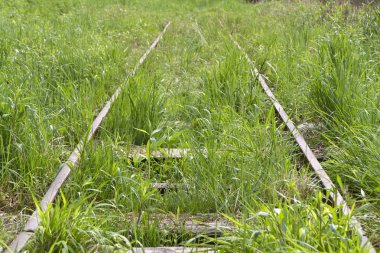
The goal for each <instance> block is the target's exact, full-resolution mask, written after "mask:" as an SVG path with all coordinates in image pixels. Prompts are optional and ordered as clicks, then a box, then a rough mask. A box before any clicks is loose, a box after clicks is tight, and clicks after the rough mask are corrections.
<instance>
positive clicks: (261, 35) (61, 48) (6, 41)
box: [0, 0, 380, 252]
mask: <svg viewBox="0 0 380 253" xmlns="http://www.w3.org/2000/svg"><path fill="white" fill-rule="evenodd" d="M0 14H1V15H0V16H1V18H0V27H1V28H0V38H1V39H0V73H1V75H0V94H1V95H0V163H1V169H0V209H1V211H6V212H7V213H10V214H11V213H17V212H22V213H30V210H32V209H33V208H34V206H35V205H36V201H35V199H37V200H39V199H40V198H41V195H42V194H43V193H44V192H45V191H46V189H47V186H48V185H49V184H50V182H51V181H52V180H53V178H54V176H55V175H56V173H57V169H58V168H59V164H60V163H61V162H62V161H64V160H65V159H67V156H68V154H69V153H70V151H71V150H72V149H73V147H74V146H75V145H76V143H77V142H78V141H79V140H80V139H81V137H82V136H83V135H84V134H85V133H86V132H87V131H88V126H89V123H90V122H91V120H92V119H93V118H94V117H95V116H96V114H97V113H98V112H99V109H100V108H101V105H102V104H103V103H104V102H105V101H106V100H107V99H108V98H109V96H110V95H111V94H112V92H113V91H114V90H115V89H116V87H117V86H119V85H120V84H123V85H124V86H123V89H122V93H121V95H120V97H119V99H118V100H117V101H116V103H115V104H114V105H113V106H112V108H111V112H110V115H108V116H107V118H106V120H105V122H104V124H102V129H101V130H100V131H99V132H98V133H97V134H96V136H95V138H94V140H92V141H90V142H89V143H86V146H85V149H84V151H83V153H82V154H81V163H80V165H79V167H78V168H76V169H74V170H73V171H72V173H71V175H70V178H69V180H68V182H67V183H66V184H65V186H64V187H63V189H61V193H60V195H59V197H58V199H57V201H56V202H55V203H53V204H51V205H50V206H49V208H48V210H47V211H46V212H45V213H41V217H42V222H41V224H40V227H39V229H38V231H37V233H36V235H35V236H34V237H33V240H32V241H31V242H30V244H29V245H28V246H27V248H26V250H27V251H28V252H61V251H65V252H108V251H125V250H126V249H129V248H131V247H141V246H145V247H149V246H162V245H165V246H174V245H186V246H205V245H208V246H210V245H215V246H216V247H217V248H218V249H220V250H221V252H256V251H263V252H269V251H278V252H294V251H302V252H316V251H320V252H326V251H328V252H347V251H350V252H366V249H365V248H363V247H361V246H360V237H359V235H357V234H356V233H355V231H353V230H352V229H351V228H350V226H349V221H350V217H349V216H343V215H342V214H341V210H340V207H332V206H330V205H328V203H325V200H324V197H323V196H324V194H325V193H324V192H323V189H320V186H319V184H318V183H317V181H316V180H315V179H314V178H313V176H312V175H311V174H310V172H309V168H308V165H307V164H305V163H304V160H303V158H302V156H301V155H300V152H299V149H298V148H297V146H296V145H295V143H294V141H293V140H292V139H291V135H290V133H287V132H286V131H285V126H284V124H283V123H282V122H280V120H279V118H278V117H277V116H276V115H275V112H274V110H273V108H272V107H271V105H270V101H269V100H268V99H267V98H266V96H265V94H264V93H263V92H262V90H261V88H260V86H259V85H258V83H257V80H256V78H255V77H254V76H252V74H251V72H250V67H249V65H248V63H247V62H246V61H245V60H244V57H243V55H242V54H241V53H240V52H239V51H238V50H237V49H236V48H235V47H234V46H233V44H232V42H231V41H230V39H229V37H228V34H229V33H232V34H233V35H234V36H235V37H236V38H237V39H238V40H239V43H241V44H242V45H243V46H244V48H246V49H247V51H248V53H249V55H250V57H251V58H252V59H253V60H254V61H255V62H256V65H257V67H258V68H259V69H260V71H261V72H262V73H264V74H265V75H266V76H268V79H269V80H270V81H269V83H270V86H271V87H272V88H273V90H274V93H275V94H276V96H277V97H278V99H279V100H280V101H281V103H283V104H284V106H285V107H286V110H287V112H289V113H290V115H291V116H292V118H293V119H295V122H296V123H297V124H301V123H305V122H314V123H316V124H318V125H320V126H321V132H320V133H319V135H318V136H321V138H319V137H318V136H310V140H312V141H313V142H312V145H314V146H317V145H318V147H319V148H320V147H321V146H322V149H323V153H324V154H325V156H324V162H323V165H324V167H326V169H327V172H328V173H329V175H330V176H332V178H333V180H336V183H337V185H339V190H340V191H342V192H343V193H344V195H345V196H346V197H347V198H348V200H349V205H350V206H352V207H353V212H352V214H350V215H353V214H355V215H356V216H358V217H359V219H360V220H361V221H362V222H364V225H365V228H366V229H367V231H368V233H369V236H370V238H371V240H372V242H373V243H374V244H375V245H376V246H378V245H379V242H380V239H379V238H378V234H379V233H378V232H379V231H378V226H377V225H376V224H379V217H380V212H379V210H380V206H379V181H378V180H379V169H378V168H379V165H380V164H379V161H380V157H379V141H378V140H379V138H378V137H379V136H378V135H379V128H378V126H379V118H380V117H379V110H378V108H379V105H380V104H379V97H378V90H379V83H380V82H379V73H380V71H379V65H378V64H377V62H378V60H379V51H378V46H377V45H378V42H379V32H380V31H379V29H378V24H379V19H378V14H379V10H378V8H375V7H371V6H367V7H362V8H358V9H354V8H352V7H350V6H348V5H335V4H332V3H328V4H321V3H318V2H311V3H299V2H291V3H281V2H265V3H258V4H250V3H246V1H238V0H236V1H216V0H215V1H213V0H209V1H205V0H197V1H185V2H183V1H158V0H151V1H142V2H141V1H121V0H112V1H107V2H104V1H88V0H81V1H69V0H66V1H59V2H58V1H39V2H37V1H21V0H16V1H13V2H12V3H8V2H0ZM168 20H171V21H172V25H171V27H170V29H169V30H168V32H167V34H166V35H165V36H164V39H163V40H162V41H161V42H160V44H159V46H158V47H157V48H156V49H155V51H154V52H153V53H152V54H151V55H150V56H149V57H148V59H147V62H146V63H144V64H143V66H142V67H141V69H140V70H139V71H138V72H137V73H136V75H135V76H134V77H129V78H128V73H129V72H130V71H131V70H132V68H133V66H134V64H135V63H136V61H137V59H138V58H139V56H140V55H141V54H142V53H143V52H144V50H145V49H146V48H147V47H148V45H149V43H150V42H151V41H152V40H153V39H154V38H155V37H156V36H157V34H158V33H159V31H160V30H161V29H162V28H163V24H165V23H166V22H167V21H168ZM284 31H286V32H284ZM315 140H317V141H316V142H315ZM135 145H144V146H143V149H145V151H146V153H147V158H146V159H144V160H142V159H137V158H134V159H129V158H128V153H129V152H130V150H131V149H132V148H133V147H134V146H135ZM162 148H189V149H190V153H189V155H188V156H187V157H185V158H184V159H179V160H178V159H177V160H175V159H163V160H157V159H154V158H153V157H151V156H150V154H151V153H152V152H153V151H155V150H162ZM313 148H314V147H313ZM161 182H165V183H170V184H172V185H176V186H177V187H176V189H173V190H171V191H166V192H165V193H164V194H162V192H160V191H159V190H157V189H155V188H154V187H152V183H161ZM32 196H34V197H32ZM37 206H38V204H37ZM198 213H218V214H221V215H223V217H224V219H225V220H227V221H228V222H229V223H231V224H233V225H234V228H233V229H232V230H229V231H227V232H226V233H224V234H223V236H222V237H221V238H214V237H207V236H205V235H199V236H198V235H194V234H191V233H187V232H185V231H184V228H183V227H182V225H181V224H182V221H181V218H180V217H182V216H183V215H185V216H186V215H195V214H198ZM159 215H166V216H170V217H172V219H173V220H175V221H176V222H177V223H176V224H179V225H177V226H179V227H180V230H179V232H178V231H177V232H173V231H169V230H163V229H160V224H161V223H162V221H161V220H160V218H157V217H161V216H159ZM0 221H1V222H0V243H1V244H0V245H2V244H4V245H5V244H7V243H9V242H10V239H11V236H12V235H13V234H15V232H16V230H19V228H13V227H11V226H8V225H6V224H8V223H6V222H5V219H2V218H0ZM17 224H19V223H17ZM20 225H21V222H20ZM3 242H4V243H3Z"/></svg>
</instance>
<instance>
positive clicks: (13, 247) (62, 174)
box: [5, 22, 170, 253]
mask: <svg viewBox="0 0 380 253" xmlns="http://www.w3.org/2000/svg"><path fill="white" fill-rule="evenodd" d="M169 25H170V22H168V23H167V24H166V26H165V27H164V29H163V30H162V31H161V33H160V34H159V36H158V37H157V38H156V39H155V40H154V41H153V43H152V44H151V45H150V47H149V49H148V50H147V51H146V52H145V53H144V54H143V56H142V57H141V58H140V60H139V61H138V62H137V64H136V65H135V67H134V68H133V70H132V71H131V72H130V73H129V75H128V77H127V78H130V77H132V76H134V75H135V74H136V72H137V70H138V69H139V68H140V66H141V65H142V64H143V63H144V61H145V59H146V58H147V57H148V55H149V54H150V53H151V52H152V50H153V49H154V48H155V47H156V46H157V45H158V42H159V41H160V40H161V39H162V37H163V35H164V34H165V32H166V30H167V29H168V27H169ZM124 84H125V83H123V84H121V85H120V86H119V87H118V88H117V89H116V91H115V93H114V94H113V95H112V97H111V98H110V100H108V101H107V102H106V104H105V105H104V107H103V109H102V110H101V111H100V113H99V114H98V116H97V117H96V118H95V120H94V121H93V122H92V124H91V128H90V131H89V133H88V134H86V135H85V136H84V137H83V138H82V140H81V141H80V142H79V143H78V145H77V146H76V148H75V149H74V151H73V152H72V153H71V154H70V156H69V158H68V159H67V161H66V162H65V163H63V165H62V167H61V169H60V171H59V172H58V175H57V176H56V178H55V179H54V181H53V183H51V185H50V187H49V189H48V191H47V192H46V193H45V195H44V196H43V198H42V200H41V203H40V207H39V208H38V209H37V210H35V211H34V213H33V214H32V216H31V217H30V218H29V220H28V221H27V223H26V225H25V227H24V229H23V231H22V232H21V233H19V234H18V235H17V236H16V238H15V239H14V240H13V241H12V243H11V244H10V246H9V249H8V250H7V251H5V252H6V253H10V252H20V251H21V249H22V248H23V247H24V246H25V245H26V243H27V242H28V240H29V239H30V238H31V237H32V236H33V234H34V232H35V231H36V229H37V227H38V224H39V222H40V217H39V210H40V211H42V212H45V211H46V210H47V207H48V205H49V204H50V203H52V202H53V201H54V199H55V197H56V195H57V193H58V191H59V189H60V188H61V187H62V185H63V183H64V182H65V181H66V179H67V177H68V176H69V174H70V172H71V168H74V167H77V166H78V165H79V160H80V153H81V152H82V150H83V148H84V143H85V142H88V141H90V140H91V139H92V138H93V137H94V134H95V132H96V131H97V130H98V128H99V126H100V124H101V123H102V121H103V119H104V118H105V117H106V116H107V114H108V112H109V110H110V108H111V105H112V104H113V103H114V102H115V100H116V99H117V98H118V97H119V95H120V93H121V91H122V88H123V86H124Z"/></svg>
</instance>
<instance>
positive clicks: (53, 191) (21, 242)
mask: <svg viewBox="0 0 380 253" xmlns="http://www.w3.org/2000/svg"><path fill="white" fill-rule="evenodd" d="M169 25H170V22H169V23H168V24H167V25H166V26H165V28H164V29H163V31H162V32H161V33H160V35H159V36H158V37H157V38H156V40H155V41H154V42H153V43H152V45H151V46H150V48H149V49H148V50H147V51H146V52H145V54H144V55H143V56H142V57H141V58H140V60H139V61H138V63H137V64H136V66H135V68H134V69H133V71H132V72H131V73H130V75H129V77H132V76H134V75H135V74H136V72H137V71H138V69H139V67H140V66H141V65H142V64H143V63H144V61H145V60H146V58H147V57H148V55H149V54H150V53H151V51H152V50H153V49H154V48H155V47H156V46H157V44H158V43H159V41H160V40H161V39H162V37H163V35H164V34H165V33H166V31H167V29H168V27H169ZM230 38H231V40H232V41H233V43H234V44H235V45H236V47H237V48H238V49H239V50H240V51H241V52H242V54H243V55H244V57H245V58H246V60H247V61H248V63H249V64H250V65H251V72H252V75H253V76H254V77H255V78H257V79H258V81H259V83H260V84H261V86H262V88H263V90H264V92H265V93H266V95H267V96H268V97H269V98H270V100H271V102H272V103H273V106H274V108H275V109H276V111H277V113H278V114H279V116H280V118H281V119H282V121H283V122H284V123H285V124H286V126H287V128H288V129H289V131H290V132H291V133H292V135H293V137H294V139H295V141H296V142H297V144H298V146H299V147H300V149H301V150H302V152H303V154H304V155H305V157H306V158H307V160H308V162H309V163H310V166H311V168H312V169H313V170H314V173H315V175H317V176H318V178H319V181H320V182H321V184H322V186H323V188H324V189H326V190H327V191H328V192H329V196H328V198H329V199H330V200H331V201H332V202H333V203H334V204H335V205H337V206H340V207H341V208H342V212H343V214H344V215H346V216H350V214H351V210H350V209H349V207H348V206H347V204H346V202H345V201H344V199H343V197H342V195H341V194H340V193H339V192H338V191H337V189H336V187H335V186H334V184H333V183H332V181H331V179H330V178H329V176H328V175H327V173H326V172H325V171H324V169H323V168H322V166H321V165H320V163H319V162H318V160H317V158H316V157H315V155H314V154H313V152H312V150H311V149H310V147H309V146H308V144H307V143H306V141H305V139H304V138H303V137H302V135H301V133H300V132H299V131H298V129H297V128H296V127H295V125H294V123H293V122H292V120H291V119H290V118H289V116H288V115H287V113H286V112H285V110H284V108H283V107H282V106H281V104H280V103H279V101H278V100H277V99H276V97H275V96H274V94H273V92H272V91H271V89H270V88H269V86H268V85H267V84H266V82H265V79H264V77H263V75H261V74H260V73H259V71H258V70H257V69H256V68H255V66H254V63H253V61H252V60H251V59H250V58H249V56H248V55H247V54H246V52H245V51H244V49H243V48H242V47H241V46H240V45H239V44H238V42H237V41H236V40H235V39H234V38H233V37H232V36H231V35H230ZM121 90H122V86H120V87H119V88H118V89H117V90H116V91H115V93H114V94H113V95H112V97H111V98H110V100H109V101H108V102H107V103H106V105H105V106H104V107H103V109H102V110H101V111H100V113H99V114H98V116H97V117H96V118H95V120H94V121H93V123H92V125H91V128H90V131H89V133H88V134H87V135H86V136H85V137H84V138H83V139H82V141H81V142H80V143H79V144H78V145H77V147H76V148H75V149H74V151H73V152H72V153H71V155H70V157H69V158H68V160H67V161H66V162H65V163H64V164H63V166H62V167H61V169H60V171H59V173H58V175H57V177H56V178H55V180H54V181H53V183H52V184H51V185H50V187H49V189H48V191H47V193H46V194H45V195H44V197H43V199H42V200H41V203H40V209H41V211H42V212H44V211H46V210H47V207H48V205H49V204H51V203H52V202H53V201H54V199H55V197H56V195H57V193H58V191H59V189H60V188H61V187H62V185H63V183H64V182H65V181H66V179H67V178H68V176H69V174H70V172H71V170H72V168H74V167H77V166H78V164H79V162H80V154H81V151H82V150H83V149H84V144H85V143H86V142H88V141H90V140H91V139H92V138H93V136H94V134H95V132H96V131H97V130H98V128H99V126H100V124H101V123H102V121H103V119H104V118H105V117H106V116H107V114H108V112H109V111H110V109H111V106H112V104H113V103H114V102H115V101H116V100H117V99H118V97H119V95H120V93H121ZM141 150H146V149H145V148H144V147H136V150H135V151H132V152H131V153H130V154H128V155H127V156H128V158H129V159H134V158H136V157H137V158H138V159H146V157H147V155H146V154H144V151H141ZM200 153H202V154H204V156H205V158H206V159H207V153H206V152H205V151H200ZM189 156H190V157H191V150H189V149H163V150H162V151H161V152H154V153H151V154H149V159H158V160H159V159H179V160H180V159H184V158H186V157H189ZM152 187H153V188H156V189H158V190H160V191H161V192H162V194H165V191H169V190H175V189H176V188H177V187H181V186H178V185H170V184H166V183H154V184H152ZM207 215H210V216H213V215H215V214H207ZM158 219H161V220H165V219H167V218H166V217H164V216H162V217H158ZM199 219H200V218H199V216H198V217H190V218H189V219H188V220H187V221H186V218H183V220H184V224H185V225H184V229H185V230H186V231H190V233H191V234H195V235H197V234H199V235H206V236H214V237H217V236H219V235H221V234H223V232H224V231H226V230H231V229H233V226H232V225H231V224H228V223H225V222H224V221H223V220H218V219H217V218H215V217H214V218H211V222H206V221H200V222H198V223H197V222H194V221H195V220H199ZM200 220H202V219H200ZM215 220H218V221H215ZM39 223H40V219H39V210H36V211H35V212H34V213H33V215H32V216H31V217H30V219H29V220H28V221H27V223H26V225H25V227H24V229H23V231H22V232H21V233H20V234H18V235H17V236H16V238H15V239H14V240H13V241H12V243H11V245H10V247H9V249H8V250H7V251H6V252H7V253H8V252H20V251H21V250H22V249H23V248H24V246H25V245H26V244H27V242H28V240H29V239H30V238H31V237H32V236H33V234H34V233H35V231H36V229H37V228H38V225H39ZM166 225H167V226H166V228H168V227H176V226H178V224H175V223H170V222H168V223H167V224H166ZM351 226H352V228H353V229H355V230H356V231H357V232H358V233H359V234H360V235H361V237H362V242H361V244H362V246H363V247H366V248H367V249H368V251H369V252H371V253H373V252H376V251H375V249H374V248H373V246H372V245H371V243H370V241H369V240H368V238H367V237H366V235H365V233H364V231H363V229H362V227H361V225H360V223H359V222H358V221H357V220H356V219H355V217H351ZM161 229H165V228H161ZM215 251H217V250H215V249H213V248H212V247H202V248H191V247H155V248H132V249H131V251H129V252H147V253H153V252H167V253H174V252H215Z"/></svg>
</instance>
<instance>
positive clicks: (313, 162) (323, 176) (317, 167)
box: [229, 34, 376, 253]
mask: <svg viewBox="0 0 380 253" xmlns="http://www.w3.org/2000/svg"><path fill="white" fill-rule="evenodd" d="M229 36H230V39H231V40H232V41H233V43H234V44H235V46H236V47H237V48H238V49H239V50H240V51H241V53H242V54H243V55H244V57H245V58H246V60H247V62H248V63H249V65H251V67H252V69H251V73H252V75H253V76H255V77H256V78H257V79H258V80H259V83H260V85H261V87H262V88H263V90H264V92H265V93H266V95H267V96H268V97H269V98H270V100H271V101H272V103H273V106H274V108H275V109H276V111H277V113H278V114H279V115H280V117H281V119H282V121H283V122H284V123H285V124H286V126H287V128H288V129H289V131H290V132H291V133H292V135H293V137H294V138H295V140H296V142H297V144H298V146H299V147H300V148H301V150H302V152H303V154H304V155H305V157H306V159H307V160H308V161H309V163H310V166H311V168H312V169H313V171H314V172H315V174H316V175H317V176H318V178H319V180H320V181H321V183H322V185H323V187H324V188H325V189H326V190H328V191H329V192H330V196H329V197H330V199H331V201H333V202H334V203H335V204H336V205H337V206H340V207H341V208H342V212H343V215H345V216H350V215H351V210H350V208H349V207H348V206H347V203H346V201H345V200H344V199H343V197H342V195H341V194H340V193H339V191H338V190H337V189H336V187H335V186H334V184H333V182H332V181H331V179H330V177H329V176H328V175H327V173H326V171H325V170H324V169H323V168H322V166H321V164H320V163H319V161H318V160H317V158H316V157H315V155H314V153H313V151H312V150H311V149H310V147H309V145H308V144H307V143H306V141H305V139H304V138H303V136H302V134H301V133H300V132H299V131H298V129H297V128H296V127H295V125H294V123H293V121H292V120H291V119H290V117H289V116H288V114H287V113H286V112H285V110H284V108H283V107H282V105H281V104H280V102H278V100H277V98H276V97H275V96H274V94H273V92H272V91H271V89H270V88H269V86H268V84H267V83H266V82H265V79H264V77H263V75H262V74H260V72H259V71H258V70H257V68H256V67H255V64H254V63H253V61H252V60H251V59H250V58H249V56H248V54H247V53H246V52H245V50H244V49H243V48H242V47H241V46H240V45H239V43H238V42H237V41H236V40H235V39H234V38H233V37H232V35H231V34H230V35H229ZM350 225H351V227H352V228H354V229H355V230H356V231H357V232H358V234H359V235H360V236H361V239H362V240H361V246H362V247H365V248H367V249H368V250H369V252H370V253H375V252H376V250H375V248H374V247H373V246H372V244H371V242H370V241H369V239H368V237H367V236H366V235H365V231H364V230H363V228H362V226H361V224H360V222H359V221H358V220H357V219H356V218H355V217H354V216H351V219H350Z"/></svg>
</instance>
